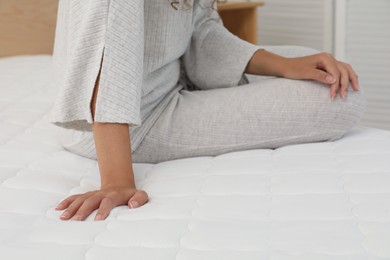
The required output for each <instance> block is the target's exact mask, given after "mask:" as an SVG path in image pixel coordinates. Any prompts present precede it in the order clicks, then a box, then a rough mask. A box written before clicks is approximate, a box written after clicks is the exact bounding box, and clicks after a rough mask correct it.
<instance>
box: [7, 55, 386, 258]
mask: <svg viewBox="0 0 390 260" xmlns="http://www.w3.org/2000/svg"><path fill="white" fill-rule="evenodd" d="M51 59H52V56H50V55H46V54H42V55H18V56H10V57H3V58H0V93H1V95H0V256H1V259H7V260H10V259H32V260H33V259H34V260H35V259H39V260H46V259H50V260H52V259H72V260H78V259H80V260H81V259H88V260H99V259H116V260H120V259H146V260H147V259H153V260H155V259H161V260H165V259H178V260H181V259H183V260H184V259H185V260H190V259H210V260H211V259H212V260H215V259H224V260H227V259H240V260H246V259H248V260H249V259H250V260H255V259H256V260H259V259H275V260H276V259H332V260H334V259H336V260H337V259H343V260H345V259H354V260H356V259H371V260H382V259H390V246H389V245H390V132H389V131H384V130H380V129H374V128H369V127H360V126H359V127H354V128H353V129H351V131H349V132H348V133H347V134H346V135H345V136H344V137H343V138H342V139H340V140H338V141H335V142H318V143H309V144H298V145H289V146H285V147H281V148H278V149H275V150H272V149H255V150H247V151H240V152H232V153H227V154H223V155H220V156H216V157H208V156H205V157H194V158H185V159H179V160H172V161H166V162H163V163H159V164H141V163H138V164H137V163H135V164H134V171H135V175H136V181H137V186H138V187H140V188H142V189H144V190H146V191H147V192H148V194H149V196H150V202H149V203H148V204H146V205H145V206H143V207H141V208H137V209H130V208H129V207H128V206H121V207H117V208H114V209H113V210H112V211H111V213H110V215H109V216H108V218H107V219H106V220H104V221H94V220H93V218H94V216H95V214H96V211H94V212H93V213H92V214H91V215H90V216H89V217H88V218H87V219H86V220H85V221H63V220H60V219H59V216H60V214H61V212H62V211H56V210H54V208H55V206H56V205H57V203H58V202H59V201H60V200H62V199H63V198H65V197H67V196H69V195H71V194H76V193H82V192H86V191H89V190H93V189H98V188H99V184H100V179H99V172H98V167H97V162H96V161H94V160H90V159H87V158H84V157H80V156H78V155H75V154H72V153H70V152H68V151H66V150H64V149H63V148H62V146H61V145H60V143H59V141H58V139H57V136H56V131H55V127H56V126H54V125H52V124H51V123H49V122H48V112H49V110H50V108H51V106H52V104H53V101H54V98H55V96H56V92H57V87H56V86H55V85H53V84H52V81H53V79H52V77H53V76H52V67H51Z"/></svg>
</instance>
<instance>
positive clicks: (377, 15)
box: [258, 0, 390, 130]
mask: <svg viewBox="0 0 390 260" xmlns="http://www.w3.org/2000/svg"><path fill="white" fill-rule="evenodd" d="M258 12H259V17H258V22H259V25H258V37H259V39H258V43H259V44H262V45H268V44H271V45H283V44H293V45H303V46H308V47H312V48H315V49H318V50H323V51H328V52H331V53H333V54H334V55H335V57H336V58H337V59H339V60H343V61H345V62H348V63H350V64H351V65H352V66H353V68H354V69H355V71H356V72H357V73H358V75H359V83H360V85H361V87H362V88H364V90H365V93H366V95H367V111H366V114H365V116H364V118H363V119H362V122H361V125H366V126H371V127H376V128H383V129H388V130H390V0H370V1H367V0H294V1H291V0H265V6H264V7H261V8H259V10H258Z"/></svg>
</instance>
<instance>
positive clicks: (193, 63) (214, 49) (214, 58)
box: [182, 0, 262, 89]
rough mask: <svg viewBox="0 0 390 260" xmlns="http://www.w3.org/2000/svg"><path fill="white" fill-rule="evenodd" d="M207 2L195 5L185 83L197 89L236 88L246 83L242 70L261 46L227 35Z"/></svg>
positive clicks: (215, 6) (198, 2) (215, 10)
mask: <svg viewBox="0 0 390 260" xmlns="http://www.w3.org/2000/svg"><path fill="white" fill-rule="evenodd" d="M210 2H211V1H210V0H199V1H195V4H194V30H193V34H192V38H191V41H190V44H189V46H188V48H187V50H186V52H185V53H184V55H183V57H182V59H183V65H184V68H185V71H186V74H187V77H188V79H189V80H190V81H191V83H193V84H194V85H196V86H197V87H198V88H200V89H213V88H224V87H232V86H237V85H239V84H240V82H242V80H243V79H245V74H244V71H245V68H246V65H247V64H248V62H249V61H250V59H251V57H252V56H253V54H254V53H255V52H256V51H257V50H260V49H262V48H261V47H260V46H257V45H255V44H251V43H249V42H247V41H244V40H241V39H240V38H239V37H237V36H235V35H233V34H232V33H230V32H229V31H228V30H227V29H226V28H225V27H224V26H223V23H222V20H221V19H220V17H219V14H218V12H217V4H216V2H217V1H215V2H214V6H211V3H210Z"/></svg>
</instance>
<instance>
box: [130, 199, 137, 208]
mask: <svg viewBox="0 0 390 260" xmlns="http://www.w3.org/2000/svg"><path fill="white" fill-rule="evenodd" d="M138 206H139V203H138V201H135V200H133V201H130V207H131V208H137V207H138Z"/></svg>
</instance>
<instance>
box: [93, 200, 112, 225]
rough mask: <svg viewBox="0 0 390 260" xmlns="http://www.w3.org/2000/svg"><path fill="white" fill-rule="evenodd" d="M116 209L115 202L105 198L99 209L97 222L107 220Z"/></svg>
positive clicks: (96, 217)
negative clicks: (114, 208)
mask: <svg viewBox="0 0 390 260" xmlns="http://www.w3.org/2000/svg"><path fill="white" fill-rule="evenodd" d="M113 207H115V205H114V202H113V201H112V200H111V199H110V198H103V200H102V202H101V203H100V206H99V209H98V211H97V213H96V216H95V220H103V219H106V217H107V216H108V214H110V211H111V210H112V208H113Z"/></svg>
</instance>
